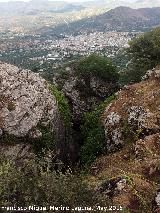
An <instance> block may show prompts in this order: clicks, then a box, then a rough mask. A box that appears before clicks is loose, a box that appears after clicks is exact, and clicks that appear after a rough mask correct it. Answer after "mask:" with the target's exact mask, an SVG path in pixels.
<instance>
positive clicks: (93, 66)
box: [73, 54, 119, 82]
mask: <svg viewBox="0 0 160 213" xmlns="http://www.w3.org/2000/svg"><path fill="white" fill-rule="evenodd" d="M73 66H74V70H75V71H76V72H77V74H78V75H80V76H81V77H82V78H83V79H84V80H86V81H87V80H88V81H89V79H90V78H91V77H92V76H95V77H98V78H101V79H103V80H105V81H108V82H117V81H118V78H119V76H118V73H117V71H116V67H115V66H114V65H113V64H112V62H111V61H110V60H109V59H108V58H105V57H103V56H99V55H97V54H92V55H90V56H88V57H86V58H83V59H80V60H79V61H77V62H76V63H74V65H73Z"/></svg>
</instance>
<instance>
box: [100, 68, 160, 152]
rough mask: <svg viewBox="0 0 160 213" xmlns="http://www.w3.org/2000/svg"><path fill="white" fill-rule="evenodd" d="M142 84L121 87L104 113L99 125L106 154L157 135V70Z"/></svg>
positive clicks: (159, 119) (159, 82)
mask: <svg viewBox="0 0 160 213" xmlns="http://www.w3.org/2000/svg"><path fill="white" fill-rule="evenodd" d="M145 79H146V80H144V81H142V82H140V83H138V84H134V85H130V86H125V88H124V89H123V90H121V91H119V92H118V93H117V98H116V100H115V101H113V102H112V103H111V104H110V105H109V106H108V107H107V108H106V110H105V112H104V114H103V118H102V120H103V124H104V127H105V132H106V142H107V147H108V149H109V150H114V149H116V148H119V147H121V146H122V145H123V144H124V143H125V142H129V141H130V142H134V141H137V140H138V139H142V140H143V139H144V138H145V137H146V136H149V135H152V134H156V133H159V132H160V70H156V69H155V70H152V71H148V72H147V74H146V76H145Z"/></svg>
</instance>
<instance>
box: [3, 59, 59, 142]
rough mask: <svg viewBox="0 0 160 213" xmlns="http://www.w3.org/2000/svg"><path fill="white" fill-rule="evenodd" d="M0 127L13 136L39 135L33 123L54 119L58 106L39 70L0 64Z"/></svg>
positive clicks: (35, 124) (53, 120) (46, 122)
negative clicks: (33, 70)
mask: <svg viewBox="0 0 160 213" xmlns="http://www.w3.org/2000/svg"><path fill="white" fill-rule="evenodd" d="M0 99H1V101H0V129H1V134H3V132H6V133H8V134H12V135H15V136H17V137H23V136H25V135H27V134H29V135H30V137H33V138H36V137H41V134H42V133H41V132H40V130H38V128H37V125H38V124H39V123H40V122H43V123H44V122H45V123H44V124H45V125H47V124H48V123H49V122H52V123H53V125H54V123H56V122H55V121H56V119H57V114H58V107H57V103H56V99H55V97H53V95H52V94H51V93H50V91H49V89H48V86H47V83H46V81H45V80H44V79H43V78H41V77H40V76H39V74H35V73H32V72H31V71H29V70H21V69H19V68H18V67H15V66H12V65H9V64H5V63H1V64H0Z"/></svg>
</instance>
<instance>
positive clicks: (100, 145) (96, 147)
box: [81, 95, 115, 167]
mask: <svg viewBox="0 0 160 213" xmlns="http://www.w3.org/2000/svg"><path fill="white" fill-rule="evenodd" d="M114 99H115V96H114V95H113V96H110V97H109V98H107V99H106V101H104V103H102V104H101V105H100V106H99V107H97V108H96V109H95V110H94V111H92V112H87V113H86V114H85V115H84V119H83V123H84V124H83V125H82V126H81V130H82V135H83V139H84V143H83V146H82V147H81V160H82V163H83V164H85V165H86V167H88V166H90V165H91V164H92V163H93V161H94V160H95V159H96V157H97V156H99V155H102V154H104V153H106V152H107V150H106V142H105V130H104V128H103V126H102V123H101V120H100V119H101V115H102V113H103V111H104V109H105V107H106V106H107V105H108V104H109V103H110V102H111V101H113V100H114Z"/></svg>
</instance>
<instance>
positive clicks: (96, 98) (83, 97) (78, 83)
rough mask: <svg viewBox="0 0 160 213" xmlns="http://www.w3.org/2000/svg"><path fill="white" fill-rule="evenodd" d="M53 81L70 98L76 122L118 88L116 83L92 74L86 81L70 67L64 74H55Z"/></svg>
mask: <svg viewBox="0 0 160 213" xmlns="http://www.w3.org/2000/svg"><path fill="white" fill-rule="evenodd" d="M53 83H54V84H56V85H57V86H58V87H59V88H60V89H61V91H62V92H63V93H64V95H65V96H66V98H67V99H68V101H69V103H70V106H71V109H72V113H73V120H74V121H75V123H78V122H79V121H80V120H81V119H82V116H83V114H84V113H85V112H88V111H90V110H91V109H93V108H94V107H95V106H97V105H99V104H100V103H101V102H102V101H103V100H104V99H105V98H106V97H109V96H110V95H112V94H113V93H114V92H116V91H117V89H118V85H117V84H116V83H112V82H106V81H104V80H103V79H101V78H98V77H94V76H92V77H90V79H87V81H86V80H85V79H84V78H83V77H81V76H79V75H77V73H76V72H75V71H74V70H73V69H72V68H70V67H67V68H66V71H64V72H63V73H62V74H61V73H60V74H55V76H54V78H53Z"/></svg>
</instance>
